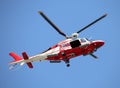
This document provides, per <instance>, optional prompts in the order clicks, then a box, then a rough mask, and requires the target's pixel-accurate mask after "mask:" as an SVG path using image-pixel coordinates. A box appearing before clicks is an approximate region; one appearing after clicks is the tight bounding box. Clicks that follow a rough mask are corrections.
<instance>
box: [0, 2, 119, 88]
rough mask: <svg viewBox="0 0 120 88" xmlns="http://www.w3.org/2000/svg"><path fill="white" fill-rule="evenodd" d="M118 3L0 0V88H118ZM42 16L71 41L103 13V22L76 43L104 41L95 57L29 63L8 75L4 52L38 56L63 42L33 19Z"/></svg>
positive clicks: (82, 34)
mask: <svg viewBox="0 0 120 88" xmlns="http://www.w3.org/2000/svg"><path fill="white" fill-rule="evenodd" d="M119 3H120V1H119V0H111V1H110V0H100V1H96V0H59V1H57V0H0V88H120V58H119V50H120V46H119V45H120V42H119V33H120V10H119ZM39 10H41V11H43V12H44V13H45V14H46V15H47V16H48V17H49V18H50V19H51V20H52V21H53V22H54V23H55V24H56V25H57V26H58V27H59V28H60V29H61V30H62V31H63V32H65V33H66V34H67V35H71V34H72V33H73V32H76V31H78V30H79V29H81V28H82V27H84V26H86V25H87V24H89V23H90V22H92V21H93V20H95V19H96V18H98V17H100V16H101V15H103V14H104V13H108V16H107V17H106V18H104V19H103V20H101V21H99V22H98V23H96V24H95V25H93V26H91V27H90V28H88V30H85V31H84V32H82V33H81V34H80V35H79V37H88V38H89V37H92V38H93V39H101V40H104V41H105V45H104V46H103V47H102V48H100V49H99V50H98V51H97V52H95V54H96V55H97V56H99V59H98V60H95V59H93V58H92V57H90V56H85V57H83V56H80V57H77V58H74V59H72V60H71V67H70V68H67V67H66V66H65V64H64V62H62V63H60V64H50V63H49V62H48V61H45V62H36V63H33V65H34V69H28V67H27V66H26V65H25V66H23V67H21V68H19V69H16V70H14V71H10V70H9V69H8V63H9V62H10V61H12V60H13V59H12V58H11V57H10V56H9V52H11V51H12V52H16V53H17V54H19V55H20V56H21V52H23V51H26V52H27V53H28V55H29V56H32V55H35V54H38V53H40V52H42V51H43V50H45V49H47V48H49V47H50V46H52V45H54V44H56V43H57V42H59V41H61V40H64V37H62V36H61V35H59V34H58V33H57V32H56V31H55V30H54V29H53V28H52V27H51V26H50V25H49V24H48V23H47V22H46V21H45V20H44V19H43V18H42V17H41V16H40V15H39V14H38V11H39Z"/></svg>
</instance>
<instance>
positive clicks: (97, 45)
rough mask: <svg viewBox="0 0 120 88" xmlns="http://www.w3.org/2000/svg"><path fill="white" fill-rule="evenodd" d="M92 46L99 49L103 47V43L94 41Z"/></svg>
mask: <svg viewBox="0 0 120 88" xmlns="http://www.w3.org/2000/svg"><path fill="white" fill-rule="evenodd" d="M93 44H94V45H95V46H96V48H100V47H101V46H103V45H104V44H105V43H104V41H102V40H96V41H94V42H93Z"/></svg>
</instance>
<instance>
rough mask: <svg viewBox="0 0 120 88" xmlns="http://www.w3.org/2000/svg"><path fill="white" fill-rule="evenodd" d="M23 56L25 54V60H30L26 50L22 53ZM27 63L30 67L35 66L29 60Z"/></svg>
mask: <svg viewBox="0 0 120 88" xmlns="http://www.w3.org/2000/svg"><path fill="white" fill-rule="evenodd" d="M22 56H23V58H24V60H28V59H29V57H28V55H27V54H26V52H23V53H22ZM26 64H27V65H28V67H29V68H33V65H32V63H31V62H27V63H26Z"/></svg>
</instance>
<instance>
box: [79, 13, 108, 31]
mask: <svg viewBox="0 0 120 88" xmlns="http://www.w3.org/2000/svg"><path fill="white" fill-rule="evenodd" d="M106 16H107V14H104V15H103V16H101V17H100V18H98V19H96V20H95V21H93V22H92V23H90V24H89V25H87V26H85V27H84V28H82V29H81V30H79V31H78V32H77V33H80V32H82V31H84V30H85V29H86V28H88V27H90V26H91V25H93V24H95V23H96V22H98V21H99V20H101V19H103V18H104V17H106Z"/></svg>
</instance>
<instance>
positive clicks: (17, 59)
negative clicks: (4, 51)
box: [9, 52, 23, 62]
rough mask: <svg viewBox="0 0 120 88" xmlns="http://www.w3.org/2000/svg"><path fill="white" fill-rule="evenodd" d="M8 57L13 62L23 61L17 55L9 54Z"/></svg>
mask: <svg viewBox="0 0 120 88" xmlns="http://www.w3.org/2000/svg"><path fill="white" fill-rule="evenodd" d="M9 55H10V56H11V57H13V58H14V61H13V62H19V61H21V60H23V58H21V57H20V56H18V55H17V54H15V53H13V52H11V53H9Z"/></svg>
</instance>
